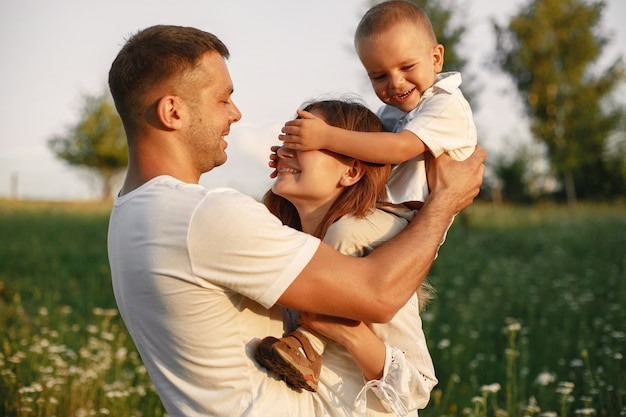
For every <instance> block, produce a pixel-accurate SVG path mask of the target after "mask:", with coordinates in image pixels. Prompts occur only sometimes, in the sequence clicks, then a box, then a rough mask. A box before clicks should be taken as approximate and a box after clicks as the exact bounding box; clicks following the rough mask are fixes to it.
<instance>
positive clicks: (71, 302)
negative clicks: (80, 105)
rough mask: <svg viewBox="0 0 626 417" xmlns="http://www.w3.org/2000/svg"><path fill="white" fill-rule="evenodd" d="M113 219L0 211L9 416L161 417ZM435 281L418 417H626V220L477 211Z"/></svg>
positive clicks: (554, 209) (96, 212) (74, 211)
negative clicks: (124, 318) (114, 250)
mask: <svg viewBox="0 0 626 417" xmlns="http://www.w3.org/2000/svg"><path fill="white" fill-rule="evenodd" d="M109 209H110V207H109V206H108V205H103V204H96V203H71V204H70V203H36V202H11V201H1V200H0V329H1V333H0V335H1V339H0V342H1V345H0V416H20V417H21V416H57V417H61V416H76V417H81V416H115V417H117V416H145V417H148V416H163V415H165V412H164V411H163V408H162V406H161V404H160V402H159V399H158V397H157V396H156V394H155V392H154V389H153V387H152V385H151V383H150V381H149V378H148V377H147V375H146V373H145V369H144V368H143V366H142V364H141V360H140V359H139V358H138V355H137V353H136V351H135V349H134V346H133V345H132V342H131V341H130V339H129V338H128V335H127V333H126V331H125V329H124V326H123V324H122V322H121V320H120V317H119V315H118V314H117V310H116V309H115V301H114V299H113V295H112V290H111V285H110V277H109V268H108V261H107V256H106V229H107V222H108V213H109ZM430 280H431V282H432V283H433V285H434V286H435V288H436V291H437V294H436V298H435V300H434V301H433V302H432V303H431V304H430V305H429V306H428V308H427V310H426V311H425V312H424V316H423V317H424V328H425V331H426V337H427V339H428V341H429V346H430V350H431V353H432V356H433V360H434V362H435V367H436V370H437V374H438V376H439V380H440V383H439V385H438V387H437V388H436V389H435V391H434V393H433V399H432V400H431V403H430V404H429V406H428V408H427V409H426V410H424V411H422V412H421V413H420V416H437V417H440V416H444V415H445V416H505V415H508V416H541V415H543V416H557V415H558V416H565V415H567V416H575V415H576V416H578V415H595V416H619V415H626V412H624V411H623V410H624V407H625V406H626V404H625V400H626V363H625V359H624V354H625V353H626V324H625V323H626V207H625V206H623V205H621V206H620V205H613V206H599V205H594V206H580V207H578V208H577V209H576V210H575V211H572V210H568V209H567V208H565V207H558V206H538V207H501V208H498V209H495V208H493V207H491V206H488V205H479V204H477V205H475V206H473V207H471V208H470V209H469V210H467V211H466V212H464V213H462V214H461V215H460V216H458V217H457V220H456V221H455V224H454V225H453V227H452V229H451V230H450V232H449V234H448V238H447V241H446V243H445V244H444V246H443V247H442V248H441V251H440V255H439V258H438V259H437V261H436V262H435V264H434V266H433V269H432V271H431V274H430ZM507 413H508V414H507Z"/></svg>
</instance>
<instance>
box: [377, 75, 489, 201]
mask: <svg viewBox="0 0 626 417" xmlns="http://www.w3.org/2000/svg"><path fill="white" fill-rule="evenodd" d="M437 78H438V79H437V82H436V83H435V84H434V85H433V86H432V87H430V88H429V89H427V90H426V91H424V94H422V99H421V100H420V102H419V104H418V105H417V107H416V108H415V109H413V110H411V111H410V112H408V113H407V112H403V111H402V110H399V109H397V108H395V107H392V106H389V105H385V106H383V107H381V108H380V109H379V111H378V116H379V117H380V119H381V120H382V122H383V124H384V125H385V128H387V129H388V130H389V131H391V132H400V131H402V130H409V131H411V132H412V133H414V134H415V135H416V136H417V137H418V138H419V140H421V141H422V142H424V144H425V145H426V146H427V147H428V149H429V151H430V152H431V153H432V155H433V156H434V157H438V156H439V155H441V154H442V153H444V152H446V153H448V154H450V155H451V156H452V157H453V158H454V159H457V160H464V159H466V158H467V157H469V156H470V155H471V154H472V152H474V149H475V147H476V143H477V133H476V126H475V124H474V118H473V115H472V109H471V107H470V105H469V103H468V102H467V100H466V99H465V97H464V96H463V93H462V92H461V90H460V88H459V87H460V85H461V82H462V78H461V74H460V73H458V72H446V73H442V74H439V75H438V77H437ZM416 140H418V139H417V138H416ZM428 194H429V190H428V181H427V178H426V164H425V162H424V154H421V155H418V156H416V157H414V158H412V159H410V160H408V161H405V162H403V163H401V164H397V165H395V166H394V168H393V170H392V172H391V176H390V177H389V181H388V183H387V199H388V202H390V203H393V204H402V203H405V202H408V201H421V202H424V201H426V197H428Z"/></svg>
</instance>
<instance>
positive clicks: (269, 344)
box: [254, 338, 317, 392]
mask: <svg viewBox="0 0 626 417" xmlns="http://www.w3.org/2000/svg"><path fill="white" fill-rule="evenodd" d="M276 341H278V339H273V338H265V339H263V341H261V343H260V344H259V347H258V348H257V350H256V352H255V354H254V357H255V359H256V360H257V362H258V363H259V364H261V365H262V366H263V367H264V368H266V369H269V370H270V371H272V372H274V373H275V374H276V375H278V376H281V377H282V378H283V379H284V380H285V382H286V383H287V385H289V386H290V387H291V388H293V389H295V390H296V391H298V392H302V390H303V389H305V390H307V391H311V392H316V391H317V384H316V383H315V381H314V380H313V376H312V375H310V372H311V370H310V369H309V368H306V367H302V366H299V365H298V364H295V363H292V362H290V361H289V359H290V358H285V355H284V354H283V353H282V352H280V351H278V350H276V349H274V342H276ZM307 373H309V375H307Z"/></svg>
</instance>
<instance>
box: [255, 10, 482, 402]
mask: <svg viewBox="0 0 626 417" xmlns="http://www.w3.org/2000/svg"><path fill="white" fill-rule="evenodd" d="M355 47H356V51H357V54H358V55H359V58H360V60H361V63H362V64H363V66H364V67H365V70H366V71H367V74H368V76H369V78H370V81H371V83H372V87H373V88H374V91H375V93H376V95H377V96H378V98H379V99H380V100H381V101H382V102H383V103H384V105H383V106H382V108H381V109H380V110H379V112H378V115H379V117H380V118H381V120H382V121H383V123H384V125H385V127H386V128H387V129H388V130H389V132H382V133H380V132H376V133H374V132H371V133H364V132H355V131H349V130H344V129H340V128H337V127H332V126H329V125H327V124H326V123H324V122H323V121H322V120H321V119H318V118H316V117H315V116H313V115H312V114H310V113H308V112H304V111H301V110H298V117H299V118H298V119H295V120H292V121H289V122H287V123H286V124H285V126H284V127H283V129H282V132H283V134H282V135H280V136H279V139H280V140H282V141H283V142H284V146H286V147H288V148H292V149H296V150H314V149H328V150H330V151H333V152H336V153H340V154H344V155H349V156H351V157H354V158H357V159H362V160H365V161H371V162H376V163H391V164H397V165H395V166H394V168H393V171H392V173H391V176H390V178H389V181H388V184H387V203H390V204H392V205H400V206H401V205H404V206H407V207H408V208H410V209H419V208H420V207H421V206H422V205H423V203H424V201H425V200H426V197H427V196H428V193H429V191H428V182H427V180H426V160H427V158H428V157H429V156H432V157H435V158H436V157H438V156H439V155H441V154H442V153H444V152H447V153H448V154H450V155H451V156H452V157H454V158H455V159H458V160H463V159H465V158H467V157H469V156H470V155H471V154H472V152H473V151H474V148H475V146H476V142H477V139H476V137H477V136H476V127H475V125H474V121H473V117H472V110H471V108H470V106H469V103H468V102H467V100H466V99H465V98H464V97H463V94H462V93H461V90H460V89H459V86H460V84H461V75H460V74H459V73H457V72H449V73H441V71H442V68H443V61H444V48H443V46H442V45H441V44H438V43H437V39H436V37H435V34H434V31H433V28H432V25H431V23H430V20H429V19H428V17H427V16H426V14H425V13H424V12H423V10H422V9H420V8H419V7H417V6H416V5H414V4H413V3H410V2H407V1H403V0H391V1H386V2H384V3H381V4H378V5H376V6H374V7H372V8H371V9H370V10H369V11H368V12H367V13H366V14H365V15H364V16H363V18H362V19H361V21H360V23H359V25H358V27H357V29H356V34H355ZM440 73H441V74H440ZM364 143H365V145H363V144H364ZM294 336H295V337H294ZM294 342H297V343H295V344H296V345H298V344H299V345H301V346H300V347H298V346H295V345H294ZM324 344H325V342H324V339H323V338H320V337H318V336H317V335H314V334H313V333H311V332H309V331H307V330H306V329H304V328H300V329H298V330H297V331H296V332H295V334H294V335H292V336H289V335H288V336H286V337H285V338H283V339H280V340H278V341H277V340H273V341H272V340H264V343H262V344H261V348H260V349H259V354H260V355H262V356H264V358H263V359H264V360H263V361H262V363H263V364H264V366H266V367H270V368H271V369H272V370H274V371H276V372H278V373H279V374H282V375H283V376H284V377H285V378H286V380H287V382H288V383H289V384H290V385H297V386H299V387H303V388H305V389H309V390H311V391H313V390H314V388H310V387H311V386H315V385H316V384H311V381H314V382H315V381H317V379H318V377H319V370H320V368H321V361H322V357H321V356H320V354H321V353H322V352H323V349H324ZM312 348H313V349H314V350H315V352H313V351H312V350H311V349H312ZM305 351H306V353H305ZM272 356H273V357H272ZM268 357H269V358H268ZM272 360H275V362H277V364H275V365H274V364H273V363H272ZM298 379H301V382H302V383H299V384H298V383H296V382H294V381H296V380H298ZM307 387H309V388H307Z"/></svg>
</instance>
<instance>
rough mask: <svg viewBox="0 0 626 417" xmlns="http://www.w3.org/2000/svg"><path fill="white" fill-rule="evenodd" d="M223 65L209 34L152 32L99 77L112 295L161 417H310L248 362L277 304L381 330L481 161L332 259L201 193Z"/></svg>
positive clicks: (231, 196) (216, 133)
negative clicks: (108, 165) (120, 148)
mask: <svg viewBox="0 0 626 417" xmlns="http://www.w3.org/2000/svg"><path fill="white" fill-rule="evenodd" d="M228 56H229V52H228V49H227V48H226V46H224V44H223V43H222V42H221V41H220V40H219V39H218V38H216V37H215V36H214V35H212V34H209V33H206V32H203V31H200V30H198V29H194V28H186V27H176V26H154V27H151V28H148V29H145V30H143V31H141V32H139V33H137V34H136V35H135V36H133V37H132V38H130V39H129V40H128V42H127V43H126V44H125V45H124V47H123V48H122V50H121V51H120V52H119V54H118V56H117V57H116V59H115V60H114V62H113V64H112V66H111V70H110V72H109V86H110V89H111V93H112V95H113V98H114V100H115V105H116V108H117V110H118V112H119V114H120V116H121V118H122V121H123V123H124V128H125V131H126V135H127V139H128V148H129V165H128V172H127V175H126V179H125V181H124V184H123V186H122V189H121V191H120V194H119V197H118V198H117V199H116V202H115V206H114V208H113V211H112V213H111V220H110V225H109V237H108V247H109V260H110V264H111V273H112V280H113V289H114V292H115V297H116V301H117V303H118V307H119V309H120V312H121V314H122V317H123V319H124V321H125V323H126V326H127V328H128V330H129V332H130V334H131V336H132V338H133V340H134V342H135V344H136V346H137V348H138V350H139V353H140V354H141V357H142V359H143V361H144V363H145V365H146V368H147V369H148V372H149V374H150V377H151V379H152V381H153V382H154V384H155V387H156V389H157V392H158V393H159V396H160V397H161V400H162V401H163V404H164V406H165V408H166V409H167V412H168V414H169V415H170V416H267V415H272V416H282V415H284V416H308V415H314V413H315V410H316V407H319V405H318V404H317V403H316V401H315V397H314V396H313V395H310V394H308V393H307V394H298V393H296V392H295V391H291V390H289V389H287V388H286V387H285V385H284V384H282V382H280V381H278V380H276V379H275V378H272V377H269V376H268V374H267V373H265V371H264V370H263V369H261V368H259V367H258V366H257V365H256V363H255V361H254V360H253V352H254V349H255V347H256V345H257V344H258V341H259V339H260V338H261V337H264V336H267V335H274V336H280V335H281V334H282V320H281V313H280V309H279V308H278V307H277V305H282V306H286V307H293V308H297V309H299V310H305V311H310V312H315V313H323V314H329V315H333V316H341V317H348V318H353V319H358V320H365V321H370V322H381V321H386V320H389V319H390V318H391V317H393V315H394V314H395V312H396V311H397V310H398V309H399V308H400V307H401V306H402V305H404V303H405V302H406V301H407V299H408V298H409V296H410V295H411V294H412V293H413V292H415V290H416V288H417V287H418V286H419V284H420V283H421V281H422V280H423V278H424V277H425V276H426V274H427V272H428V270H429V268H430V265H431V262H432V259H434V257H435V253H436V250H437V248H438V246H439V243H440V242H441V239H442V237H443V235H444V233H445V231H446V229H447V226H448V225H449V224H450V221H451V220H452V217H453V215H454V214H455V213H456V212H458V211H460V210H461V209H463V208H465V207H466V206H468V205H469V204H471V202H472V200H473V198H474V197H475V196H476V194H477V193H478V190H479V186H480V183H481V181H482V174H483V171H484V167H483V165H482V162H483V161H484V158H485V154H484V151H482V149H480V150H478V151H477V152H476V153H475V155H474V156H473V157H471V158H470V159H469V160H468V161H467V162H464V163H460V162H454V161H451V160H449V158H445V157H443V158H441V160H440V161H437V162H434V163H433V164H432V166H433V169H432V170H431V177H430V178H431V180H432V181H431V183H432V188H433V191H432V194H431V196H430V197H429V198H428V200H427V202H426V204H425V205H424V208H423V209H422V210H421V212H420V213H419V214H418V215H417V216H416V218H415V220H413V222H412V223H411V225H409V226H408V227H407V229H406V231H405V232H404V233H401V234H400V235H398V237H397V238H395V239H394V240H392V241H391V242H389V243H388V244H385V245H383V246H382V247H381V248H379V249H377V250H376V251H374V253H372V254H371V255H370V256H368V257H365V258H352V257H348V256H343V255H340V254H339V253H338V252H336V251H335V250H334V249H332V248H330V247H329V246H327V245H325V244H323V243H321V242H320V241H319V240H318V239H316V238H314V237H312V236H310V235H307V234H303V233H300V232H297V231H295V230H292V229H290V228H288V227H285V226H282V225H281V224H280V222H279V221H278V220H277V219H276V218H275V217H274V216H272V215H271V214H270V213H269V212H268V211H267V210H266V209H265V207H264V206H263V205H261V204H260V203H258V202H256V201H254V200H253V199H252V198H250V197H247V196H245V195H242V194H240V193H238V192H236V191H234V190H226V189H216V190H207V189H205V188H204V187H201V186H200V185H198V181H199V179H200V175H201V174H202V173H204V172H207V171H210V170H211V169H213V168H214V167H216V166H219V165H221V164H223V163H224V162H225V161H226V154H225V148H226V146H227V144H226V141H225V140H224V138H225V137H226V136H227V135H228V133H229V131H230V125H231V124H232V123H235V122H237V121H238V120H239V119H240V118H241V113H240V112H239V110H238V109H237V107H236V106H235V104H234V103H233V102H232V100H231V94H232V92H233V84H232V81H231V79H230V75H229V73H228V69H227V67H226V63H225V59H226V58H228ZM418 254H419V255H418ZM345 276H350V277H351V279H350V280H343V279H342V278H343V277H345ZM357 289H358V290H357Z"/></svg>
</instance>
